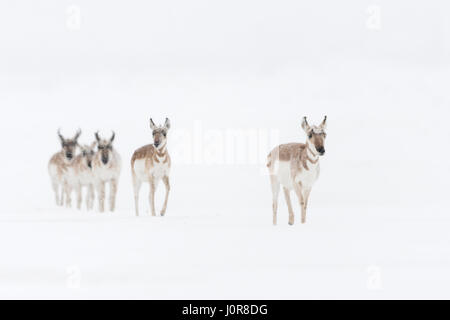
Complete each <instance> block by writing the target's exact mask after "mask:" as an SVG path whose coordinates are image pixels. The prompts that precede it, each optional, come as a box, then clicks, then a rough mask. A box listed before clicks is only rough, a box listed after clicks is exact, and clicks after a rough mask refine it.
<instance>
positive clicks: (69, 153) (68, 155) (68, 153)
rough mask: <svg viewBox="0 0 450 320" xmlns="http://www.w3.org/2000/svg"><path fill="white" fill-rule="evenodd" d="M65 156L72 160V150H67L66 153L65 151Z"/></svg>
mask: <svg viewBox="0 0 450 320" xmlns="http://www.w3.org/2000/svg"><path fill="white" fill-rule="evenodd" d="M66 158H67V159H68V160H72V158H73V154H72V152H67V153H66Z"/></svg>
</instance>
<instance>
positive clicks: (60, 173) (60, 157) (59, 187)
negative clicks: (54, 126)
mask: <svg viewBox="0 0 450 320" xmlns="http://www.w3.org/2000/svg"><path fill="white" fill-rule="evenodd" d="M80 135H81V131H80V130H78V131H77V133H76V134H75V136H74V137H73V138H72V139H65V138H64V137H63V136H62V134H61V132H60V130H58V137H59V139H60V141H61V147H62V149H61V151H60V152H58V153H56V154H54V155H53V157H51V159H50V161H49V163H48V172H49V174H50V179H51V183H52V188H53V191H54V192H55V200H56V204H57V205H58V206H62V205H64V193H65V194H66V206H67V207H70V206H71V205H72V201H71V196H70V194H71V192H70V189H69V188H68V185H67V174H68V170H69V168H70V166H71V165H72V163H73V160H74V158H75V152H76V149H77V146H78V138H79V137H80Z"/></svg>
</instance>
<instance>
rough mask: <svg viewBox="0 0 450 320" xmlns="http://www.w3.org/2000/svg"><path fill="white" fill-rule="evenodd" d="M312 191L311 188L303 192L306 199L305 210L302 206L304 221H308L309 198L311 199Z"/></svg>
mask: <svg viewBox="0 0 450 320" xmlns="http://www.w3.org/2000/svg"><path fill="white" fill-rule="evenodd" d="M310 193H311V189H306V190H305V191H304V192H303V199H304V205H303V206H304V210H303V208H302V223H305V222H306V209H307V208H308V199H309V194H310Z"/></svg>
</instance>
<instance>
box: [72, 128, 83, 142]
mask: <svg viewBox="0 0 450 320" xmlns="http://www.w3.org/2000/svg"><path fill="white" fill-rule="evenodd" d="M80 136H81V130H80V129H78V131H77V133H75V137H73V140H75V141H77V140H78V138H79V137H80Z"/></svg>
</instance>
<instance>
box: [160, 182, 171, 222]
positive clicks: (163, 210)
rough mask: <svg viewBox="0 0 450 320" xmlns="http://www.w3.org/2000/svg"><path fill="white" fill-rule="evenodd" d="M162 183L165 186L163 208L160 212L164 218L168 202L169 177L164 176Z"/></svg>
mask: <svg viewBox="0 0 450 320" xmlns="http://www.w3.org/2000/svg"><path fill="white" fill-rule="evenodd" d="M163 182H164V185H165V186H166V198H165V199H164V204H163V208H162V210H161V216H164V215H165V214H166V209H167V201H168V200H169V192H170V182H169V177H168V176H164V178H163Z"/></svg>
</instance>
